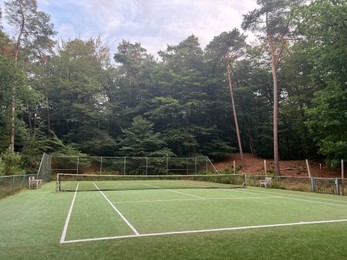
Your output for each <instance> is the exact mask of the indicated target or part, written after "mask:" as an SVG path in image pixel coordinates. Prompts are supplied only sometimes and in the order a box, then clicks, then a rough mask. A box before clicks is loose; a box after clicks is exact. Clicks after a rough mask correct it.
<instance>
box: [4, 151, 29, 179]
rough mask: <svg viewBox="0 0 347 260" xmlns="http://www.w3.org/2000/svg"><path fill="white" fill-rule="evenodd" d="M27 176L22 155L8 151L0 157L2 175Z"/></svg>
mask: <svg viewBox="0 0 347 260" xmlns="http://www.w3.org/2000/svg"><path fill="white" fill-rule="evenodd" d="M20 174H25V170H23V162H22V157H21V155H20V154H18V153H15V152H12V151H10V150H7V151H6V152H4V153H2V154H1V156H0V175H20Z"/></svg>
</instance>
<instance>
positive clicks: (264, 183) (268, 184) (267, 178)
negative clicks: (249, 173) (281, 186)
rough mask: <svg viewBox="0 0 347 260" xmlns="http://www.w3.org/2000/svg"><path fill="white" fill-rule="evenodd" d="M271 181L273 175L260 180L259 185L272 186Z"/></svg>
mask: <svg viewBox="0 0 347 260" xmlns="http://www.w3.org/2000/svg"><path fill="white" fill-rule="evenodd" d="M271 182H272V178H271V177H265V180H260V181H259V185H260V187H261V186H264V187H265V188H267V186H270V187H271Z"/></svg>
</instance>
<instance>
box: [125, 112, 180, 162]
mask: <svg viewBox="0 0 347 260" xmlns="http://www.w3.org/2000/svg"><path fill="white" fill-rule="evenodd" d="M122 132H123V134H122V135H121V136H120V138H119V147H120V148H119V151H120V152H121V154H122V155H126V156H156V157H170V156H173V155H174V154H173V153H172V152H171V150H170V149H168V148H167V145H166V143H165V142H164V140H163V139H162V137H161V135H160V134H159V133H155V132H154V131H153V124H152V123H151V122H150V121H148V120H146V119H144V118H142V117H141V116H137V117H135V118H134V119H133V122H132V124H131V126H130V127H128V128H127V129H123V130H122Z"/></svg>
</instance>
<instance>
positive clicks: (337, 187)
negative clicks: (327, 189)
mask: <svg viewBox="0 0 347 260" xmlns="http://www.w3.org/2000/svg"><path fill="white" fill-rule="evenodd" d="M335 186H336V195H340V189H339V188H340V187H339V178H335Z"/></svg>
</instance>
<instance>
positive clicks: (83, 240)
mask: <svg viewBox="0 0 347 260" xmlns="http://www.w3.org/2000/svg"><path fill="white" fill-rule="evenodd" d="M339 222H347V219H335V220H322V221H307V222H303V221H302V222H293V223H283V224H271V225H258V226H244V227H233V228H217V229H201V230H186V231H173V232H162V233H149V234H139V235H126V236H113V237H96V238H86V239H76V240H69V241H64V242H63V243H64V244H71V243H80V242H90V241H101V240H112V239H121V238H134V237H154V236H166V235H179V234H194V233H209V232H222V231H235V230H247V229H260V228H274V227H289V226H301V225H313V224H328V223H339Z"/></svg>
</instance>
